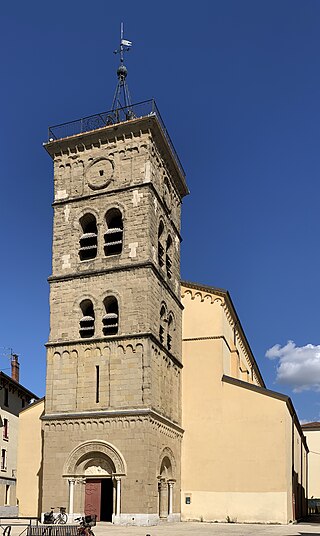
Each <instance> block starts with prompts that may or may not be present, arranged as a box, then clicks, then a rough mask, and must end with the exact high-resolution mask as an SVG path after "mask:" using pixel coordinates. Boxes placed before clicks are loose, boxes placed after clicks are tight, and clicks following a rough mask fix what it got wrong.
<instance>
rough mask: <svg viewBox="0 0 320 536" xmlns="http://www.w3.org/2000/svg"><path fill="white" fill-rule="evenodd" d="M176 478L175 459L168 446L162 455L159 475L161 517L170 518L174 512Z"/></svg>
mask: <svg viewBox="0 0 320 536" xmlns="http://www.w3.org/2000/svg"><path fill="white" fill-rule="evenodd" d="M175 480H176V479H175V459H174V456H173V453H172V451H171V450H170V449H169V448H166V449H164V450H163V451H162V453H161V456H160V470H159V475H158V504H159V517H160V519H168V518H170V516H171V515H172V513H173V489H174V484H175Z"/></svg>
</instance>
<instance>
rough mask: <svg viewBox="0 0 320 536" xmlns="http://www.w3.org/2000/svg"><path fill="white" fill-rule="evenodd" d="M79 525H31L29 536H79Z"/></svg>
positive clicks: (28, 529) (28, 530)
mask: <svg viewBox="0 0 320 536" xmlns="http://www.w3.org/2000/svg"><path fill="white" fill-rule="evenodd" d="M78 528H79V525H37V526H35V525H29V526H28V528H27V536H77V534H78Z"/></svg>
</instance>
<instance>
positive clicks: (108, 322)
mask: <svg viewBox="0 0 320 536" xmlns="http://www.w3.org/2000/svg"><path fill="white" fill-rule="evenodd" d="M103 305H104V316H103V317H102V325H103V328H102V331H103V334H104V335H105V336H108V335H116V334H117V333H118V329H119V307H118V301H117V299H116V298H115V297H114V296H108V297H107V298H106V299H105V300H104V302H103ZM80 309H81V318H80V322H79V335H80V337H81V339H87V338H89V337H93V336H94V333H95V313H94V307H93V303H92V301H91V300H83V301H82V302H81V303H80Z"/></svg>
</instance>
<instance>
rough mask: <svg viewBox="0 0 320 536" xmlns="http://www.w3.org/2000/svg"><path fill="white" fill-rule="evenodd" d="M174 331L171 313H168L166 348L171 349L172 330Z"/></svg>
mask: <svg viewBox="0 0 320 536" xmlns="http://www.w3.org/2000/svg"><path fill="white" fill-rule="evenodd" d="M173 331H174V322H173V314H172V313H169V315H168V331H167V348H168V350H171V347H172V332H173Z"/></svg>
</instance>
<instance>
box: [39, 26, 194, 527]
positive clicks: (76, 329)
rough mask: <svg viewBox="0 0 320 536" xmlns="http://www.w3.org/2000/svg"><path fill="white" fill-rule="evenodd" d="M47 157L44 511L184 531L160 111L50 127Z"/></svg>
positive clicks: (170, 164) (165, 140) (139, 109)
mask: <svg viewBox="0 0 320 536" xmlns="http://www.w3.org/2000/svg"><path fill="white" fill-rule="evenodd" d="M122 37H123V36H122ZM122 41H124V43H129V42H128V41H125V40H123V39H122ZM122 41H121V45H122V46H125V45H124V44H123V43H122ZM121 65H122V66H123V62H122V63H121ZM121 65H120V67H121ZM123 67H124V66H123ZM119 71H120V73H119ZM120 76H122V77H123V76H124V70H123V68H122V69H120V68H119V69H118V79H119V82H120V81H121V80H120ZM125 76H126V73H125ZM45 148H46V150H47V152H48V153H49V155H50V156H51V158H52V160H53V164H54V202H53V208H54V222H53V245H52V275H51V276H50V277H49V282H50V336H49V341H48V343H47V378H46V398H45V412H44V415H43V417H42V419H43V445H44V447H43V494H42V512H45V511H46V510H48V509H50V507H51V506H52V505H64V506H66V508H67V512H68V515H69V520H71V519H72V518H73V517H76V516H77V515H81V514H84V513H85V514H95V515H97V518H98V520H104V521H113V522H114V523H118V524H155V523H157V522H158V521H159V519H167V520H177V519H179V515H180V451H181V439H182V434H183V430H182V429H181V370H182V363H181V320H182V319H181V317H182V306H181V302H180V212H181V201H182V198H183V197H184V195H186V194H187V193H188V189H187V186H186V182H185V176H184V172H183V169H182V166H181V164H180V161H179V158H178V156H177V154H176V152H175V150H174V147H173V145H172V142H171V140H170V138H169V135H168V133H167V131H166V129H165V126H164V124H163V122H162V119H161V116H160V114H159V112H158V109H157V107H156V105H155V102H154V101H147V102H144V103H139V104H137V105H132V104H131V102H127V103H126V106H124V107H121V108H119V107H117V103H116V104H115V106H114V107H113V109H112V110H111V112H108V113H103V114H97V115H96V116H92V117H87V118H85V119H81V120H79V121H74V122H72V123H67V124H65V125H59V126H57V127H53V128H51V129H50V131H49V141H48V143H46V144H45Z"/></svg>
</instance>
